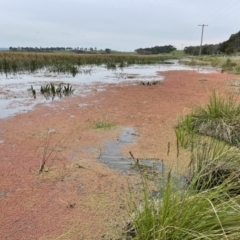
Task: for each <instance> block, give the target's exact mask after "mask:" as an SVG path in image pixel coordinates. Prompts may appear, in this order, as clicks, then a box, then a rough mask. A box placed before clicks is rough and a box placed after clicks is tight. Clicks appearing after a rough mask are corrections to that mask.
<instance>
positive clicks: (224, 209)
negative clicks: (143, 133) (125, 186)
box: [126, 139, 240, 240]
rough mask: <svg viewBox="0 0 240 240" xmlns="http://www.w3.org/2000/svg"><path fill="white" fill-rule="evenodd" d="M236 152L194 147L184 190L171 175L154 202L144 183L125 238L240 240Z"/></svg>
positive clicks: (216, 144) (221, 146)
mask: <svg viewBox="0 0 240 240" xmlns="http://www.w3.org/2000/svg"><path fill="white" fill-rule="evenodd" d="M238 153H239V150H238V149H237V148H234V147H230V146H227V144H226V143H223V142H220V141H217V140H209V141H206V139H201V140H198V141H197V142H195V145H194V146H192V149H191V159H190V164H189V168H190V172H189V175H188V178H187V179H188V182H187V183H184V182H182V183H183V184H185V187H184V188H179V186H177V187H176V179H174V177H173V176H171V172H169V173H168V175H167V176H164V178H163V179H162V181H161V183H160V186H159V191H158V195H157V197H156V196H153V195H152V193H151V191H150V190H149V188H148V185H147V183H146V181H144V182H143V187H144V191H143V196H142V201H140V204H139V202H137V201H136V199H135V198H131V199H130V201H129V202H130V211H131V212H130V221H128V223H127V225H126V234H127V235H128V236H131V237H132V239H139V240H140V239H141V240H142V239H146V240H162V239H166V240H175V239H178V240H182V239H184V240H185V239H186V240H188V239H189V240H190V239H211V240H212V239H216V240H218V239H239V237H240V225H239V221H240V205H239V203H240V197H239V193H240V184H239V171H240V170H239V169H238V168H239V167H238V166H239V155H238ZM179 181H182V180H179ZM179 181H178V184H179Z"/></svg>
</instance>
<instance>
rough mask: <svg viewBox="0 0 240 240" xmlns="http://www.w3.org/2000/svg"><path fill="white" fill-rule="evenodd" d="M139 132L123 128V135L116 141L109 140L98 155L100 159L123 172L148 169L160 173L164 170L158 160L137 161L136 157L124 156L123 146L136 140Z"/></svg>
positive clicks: (153, 172) (151, 172)
mask: <svg viewBox="0 0 240 240" xmlns="http://www.w3.org/2000/svg"><path fill="white" fill-rule="evenodd" d="M136 138H137V134H136V133H135V131H134V130H133V128H130V127H128V128H123V129H122V133H121V135H120V136H119V137H118V139H117V140H116V141H108V142H107V144H106V145H105V147H104V148H103V149H102V152H101V154H100V155H99V157H98V161H99V162H101V163H104V164H105V165H107V166H108V167H109V168H111V169H114V170H118V171H120V172H122V173H133V172H134V173H136V172H139V171H141V170H143V171H146V170H147V171H148V174H149V175H150V174H154V175H156V174H159V173H160V172H161V171H162V166H163V165H162V162H161V161H156V160H154V161H153V160H148V159H141V160H139V162H138V163H137V162H136V160H135V159H133V158H131V157H130V155H129V157H127V156H124V155H123V153H122V152H121V148H122V147H123V146H126V145H130V144H134V143H135V142H136Z"/></svg>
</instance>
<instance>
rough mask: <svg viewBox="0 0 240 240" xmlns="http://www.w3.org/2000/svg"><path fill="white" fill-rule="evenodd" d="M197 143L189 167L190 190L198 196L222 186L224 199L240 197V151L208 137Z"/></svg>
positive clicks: (200, 138)
mask: <svg viewBox="0 0 240 240" xmlns="http://www.w3.org/2000/svg"><path fill="white" fill-rule="evenodd" d="M194 140H195V141H194V142H192V147H191V160H190V163H189V175H188V183H189V189H192V190H194V191H197V192H199V191H205V190H208V189H213V188H215V187H218V186H222V187H223V190H224V193H223V194H222V195H224V197H226V196H235V195H239V194H240V169H239V167H240V151H239V149H238V148H236V147H233V146H230V145H229V144H227V143H225V142H223V141H219V140H216V139H213V138H209V137H208V138H207V137H199V138H195V139H194Z"/></svg>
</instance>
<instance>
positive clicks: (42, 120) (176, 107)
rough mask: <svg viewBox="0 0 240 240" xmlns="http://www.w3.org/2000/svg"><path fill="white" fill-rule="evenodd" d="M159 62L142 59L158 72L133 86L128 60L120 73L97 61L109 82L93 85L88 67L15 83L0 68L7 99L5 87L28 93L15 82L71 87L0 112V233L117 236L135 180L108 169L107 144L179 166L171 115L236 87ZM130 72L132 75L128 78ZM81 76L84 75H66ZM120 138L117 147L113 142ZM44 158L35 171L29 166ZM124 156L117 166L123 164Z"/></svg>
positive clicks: (47, 238)
mask: <svg viewBox="0 0 240 240" xmlns="http://www.w3.org/2000/svg"><path fill="white" fill-rule="evenodd" d="M155 67H156V66H155ZM164 67H166V68H168V69H167V70H170V69H169V68H171V67H172V68H173V67H174V65H167V66H157V67H156V68H154V67H150V69H152V72H151V73H150V72H147V73H146V76H148V77H150V76H152V78H154V80H156V79H163V82H162V84H158V85H154V86H143V85H140V84H139V81H142V80H143V79H141V76H142V75H143V72H144V71H145V70H140V69H137V68H129V69H127V70H126V71H129V72H127V75H125V77H126V79H125V77H121V78H122V79H120V77H119V78H117V77H115V76H116V75H117V76H119V74H124V72H122V71H120V70H117V71H116V72H112V71H110V72H109V71H107V70H105V69H102V70H101V69H99V74H100V73H101V74H102V76H103V79H105V80H106V81H109V82H105V83H99V81H100V80H101V78H100V77H97V74H98V71H97V70H96V73H94V71H93V72H92V74H91V75H79V76H77V77H76V78H65V77H63V78H64V79H62V76H61V77H60V76H59V77H58V76H56V77H53V76H52V77H49V76H48V77H44V73H42V76H40V77H39V76H38V77H37V76H35V77H34V76H26V77H27V78H28V77H29V79H27V78H25V76H24V77H22V79H20V80H21V81H22V82H21V83H19V82H18V81H17V78H13V79H6V78H5V77H4V76H1V79H0V81H1V92H2V91H4V93H1V94H2V95H1V97H4V96H5V97H6V96H9V98H8V99H10V100H11V99H14V97H10V96H13V94H12V93H14V92H15V93H16V94H17V93H19V95H17V98H16V100H17V101H18V102H25V101H26V102H27V101H29V108H31V106H33V105H31V104H35V102H34V101H35V100H34V99H32V98H31V96H29V95H25V94H26V91H25V89H24V88H26V89H27V88H28V87H29V86H30V85H31V84H33V83H36V82H38V83H39V86H40V84H41V82H42V81H43V80H44V81H45V82H49V81H54V79H55V81H63V80H64V81H69V82H70V83H71V84H73V85H74V86H76V88H77V91H76V93H75V94H74V95H73V96H72V97H66V98H63V99H61V100H60V101H55V100H54V101H50V100H49V101H47V102H46V101H45V100H44V98H43V99H42V100H38V98H40V97H38V96H37V101H39V102H41V101H45V102H44V103H43V104H38V105H37V106H35V107H34V108H32V110H31V111H24V112H22V110H21V111H19V113H18V114H16V112H12V113H11V114H13V115H11V116H9V114H5V117H2V118H1V119H0V152H1V158H0V211H1V214H0V229H1V231H0V239H8V240H16V239H19V240H21V239H24V240H28V239H29V240H32V239H41V240H52V239H58V240H59V239H60V240H68V239H70V240H72V239H73V240H75V239H76V240H77V239H78V240H79V239H96V240H98V239H108V240H109V239H121V238H122V239H125V237H124V236H122V235H121V234H122V232H123V226H124V223H125V221H126V220H127V219H128V218H129V215H128V214H129V209H128V201H129V199H130V191H131V192H132V194H135V193H136V192H137V191H138V190H139V189H140V188H141V179H140V177H139V175H138V174H137V173H136V172H135V174H132V171H130V173H129V169H127V171H123V173H122V172H120V171H118V170H119V169H118V170H116V169H115V168H114V166H113V165H114V164H115V162H113V163H114V164H113V165H112V161H111V160H109V161H108V159H107V157H109V155H107V156H106V153H108V150H109V146H110V145H111V144H114V147H115V150H116V151H118V156H119V158H121V157H122V158H124V161H127V159H128V158H131V156H130V155H129V152H131V153H132V154H133V155H134V157H135V158H136V159H139V161H140V164H141V159H155V160H157V159H159V160H160V163H162V161H163V162H164V164H165V165H166V166H167V167H172V168H173V171H179V172H183V173H184V172H185V166H186V165H187V164H188V157H189V156H188V153H187V152H184V151H183V152H182V151H181V153H180V155H179V156H178V157H177V149H176V138H175V135H174V130H173V128H174V125H175V124H176V123H177V119H178V117H179V116H180V115H182V114H185V113H187V112H189V111H190V110H191V108H192V106H194V105H199V104H203V103H204V102H205V101H206V100H207V99H208V95H209V94H210V93H211V92H212V91H213V90H218V91H220V92H223V93H225V92H229V90H231V89H232V88H233V87H234V88H236V87H237V85H234V86H232V84H231V83H232V80H234V82H236V81H237V80H239V81H240V79H238V78H239V77H238V76H234V75H230V74H226V73H223V74H221V73H218V72H209V71H205V70H204V71H203V69H202V70H201V71H198V70H197V69H195V68H194V69H192V68H191V70H175V71H162V72H160V73H157V72H156V71H158V70H160V69H161V68H164ZM175 67H177V64H176V66H175ZM180 67H183V66H180ZM183 68H185V67H183ZM138 70H139V71H138ZM165 70H166V69H165ZM124 71H125V70H124ZM140 71H142V73H141V75H138V77H136V78H129V77H128V76H132V75H134V74H137V73H139V72H140ZM147 71H150V70H147ZM103 72H105V73H106V74H103ZM94 74H96V75H94ZM36 75H41V73H39V74H36ZM94 76H95V77H94ZM81 78H83V79H85V82H84V81H83V82H80V80H79V82H75V81H77V79H81ZM88 78H89V79H90V78H94V79H93V80H92V84H93V85H88V84H86V79H88ZM152 78H149V79H152ZM89 79H88V82H87V83H89V82H90V80H89ZM145 80H146V81H147V78H144V81H145ZM8 81H10V82H8ZM96 82H98V83H96ZM115 83H118V84H115ZM7 86H8V87H7ZM11 86H12V87H11ZM83 86H84V87H85V88H81V87H83ZM7 89H8V90H9V91H7ZM16 89H18V90H16ZM81 89H82V90H81ZM96 90H97V91H96ZM98 90H99V91H98ZM102 90H105V91H102ZM84 91H86V92H84ZM27 94H28V93H27ZM4 101H6V98H5V99H4ZM12 103H13V109H18V108H17V107H16V105H15V104H17V103H15V102H14V101H12ZM46 103H49V104H46ZM9 104H10V106H11V101H9ZM49 106H50V107H49ZM7 107H9V106H7ZM3 109H4V108H3ZM23 109H26V105H25V104H23ZM1 112H2V111H1ZM6 116H8V117H6ZM100 120H104V121H109V122H113V123H114V124H115V127H113V128H111V129H108V130H103V129H96V128H95V123H96V121H100ZM124 130H126V131H125V132H124ZM124 133H125V135H126V136H125V135H124V136H122V134H124ZM125 140H126V144H121V146H120V148H119V146H118V143H119V142H122V141H125ZM44 152H46V155H44ZM104 154H105V155H104ZM101 156H102V157H103V158H102V160H101ZM104 157H106V158H105V159H104ZM44 159H45V160H46V165H45V168H44V171H43V172H42V173H39V169H40V164H42V161H43V160H44ZM105 160H107V163H106V164H105V163H103V161H105ZM101 161H102V162H101ZM118 161H120V160H119V159H118ZM134 161H135V160H134ZM134 161H133V160H132V159H131V160H129V164H128V165H127V162H126V165H125V166H128V167H129V166H133V165H130V164H134ZM108 163H109V164H111V166H113V168H110V167H111V166H110V165H109V166H108V165H107V164H108ZM118 163H119V162H118ZM160 163H159V164H160ZM124 164H125V163H124ZM119 165H120V164H117V167H119ZM120 170H121V169H120ZM134 196H135V195H134Z"/></svg>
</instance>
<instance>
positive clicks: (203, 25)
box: [198, 24, 208, 56]
mask: <svg viewBox="0 0 240 240" xmlns="http://www.w3.org/2000/svg"><path fill="white" fill-rule="evenodd" d="M198 26H201V27H202V36H201V44H200V49H199V56H201V53H202V41H203V31H204V27H207V26H208V25H206V24H202V25H200V24H199V25H198Z"/></svg>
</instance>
